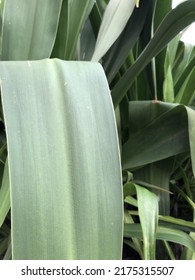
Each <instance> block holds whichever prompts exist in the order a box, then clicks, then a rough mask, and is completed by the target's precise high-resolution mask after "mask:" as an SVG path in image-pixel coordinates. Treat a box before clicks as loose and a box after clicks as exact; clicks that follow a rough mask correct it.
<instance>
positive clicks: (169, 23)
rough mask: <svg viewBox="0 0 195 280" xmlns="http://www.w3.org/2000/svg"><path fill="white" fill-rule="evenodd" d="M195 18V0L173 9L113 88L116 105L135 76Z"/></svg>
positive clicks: (189, 0)
mask: <svg viewBox="0 0 195 280" xmlns="http://www.w3.org/2000/svg"><path fill="white" fill-rule="evenodd" d="M194 20H195V2H194V1H191V0H188V1H186V2H184V3H182V4H180V5H179V6H177V7H176V8H175V9H173V10H172V11H171V12H170V13H169V14H168V15H167V16H166V17H165V18H164V20H163V21H162V23H161V24H160V26H159V27H158V29H157V30H156V32H155V34H154V36H153V38H152V39H151V41H150V42H149V43H148V45H147V46H146V48H145V49H144V50H143V52H142V53H141V55H140V56H139V58H138V59H137V61H136V62H135V63H134V64H133V65H132V66H131V67H130V68H129V69H128V70H127V72H126V73H125V74H124V75H123V76H122V78H121V79H120V80H119V82H118V83H117V84H116V85H115V86H114V88H113V90H112V98H113V103H114V106H115V107H116V106H118V104H119V103H120V102H121V100H122V99H123V97H124V96H125V94H126V91H127V90H128V89H129V88H130V87H131V85H132V83H133V81H134V80H135V78H136V77H137V76H138V75H139V73H140V72H141V71H142V70H143V69H144V67H145V66H146V65H147V64H148V63H149V62H150V61H151V59H152V58H153V57H155V56H156V55H158V54H159V52H160V51H161V50H163V48H164V47H165V46H166V45H167V44H168V43H169V42H170V41H171V40H172V39H173V38H174V37H175V36H176V35H177V34H178V33H179V32H180V31H182V30H183V29H184V28H185V27H187V26H188V25H190V24H191V23H192V22H193V21H194Z"/></svg>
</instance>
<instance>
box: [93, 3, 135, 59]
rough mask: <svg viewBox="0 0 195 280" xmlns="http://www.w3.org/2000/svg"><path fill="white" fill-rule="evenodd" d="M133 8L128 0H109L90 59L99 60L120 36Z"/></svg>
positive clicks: (132, 4) (133, 5)
mask: <svg viewBox="0 0 195 280" xmlns="http://www.w3.org/2000/svg"><path fill="white" fill-rule="evenodd" d="M134 8H135V2H134V0H133V1H129V0H110V1H109V3H108V6H107V8H106V10H105V13H104V16H103V19H102V23H101V26H100V30H99V33H98V37H97V42H96V46H95V51H94V53H93V56H92V61H99V60H100V59H101V58H102V57H103V56H104V55H105V53H106V52H107V51H108V50H109V48H110V47H111V46H112V45H113V43H114V42H115V41H116V39H117V38H118V37H119V36H120V34H121V32H122V31H123V29H124V27H125V25H126V24H127V21H128V19H129V17H130V16H131V14H132V12H133V10H134Z"/></svg>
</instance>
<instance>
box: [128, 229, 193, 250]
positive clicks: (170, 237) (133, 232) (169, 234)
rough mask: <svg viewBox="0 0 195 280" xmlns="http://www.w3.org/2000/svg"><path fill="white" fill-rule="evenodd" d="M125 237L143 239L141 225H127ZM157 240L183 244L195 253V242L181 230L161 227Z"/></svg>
mask: <svg viewBox="0 0 195 280" xmlns="http://www.w3.org/2000/svg"><path fill="white" fill-rule="evenodd" d="M124 236H125V237H137V238H142V230H141V225H140V224H125V228H124ZM157 239H159V240H166V241H171V242H175V243H178V244H182V245H184V246H186V247H187V248H189V249H190V250H192V251H193V252H194V251H195V241H194V240H193V239H192V238H191V237H190V236H189V235H188V234H187V233H185V232H183V231H181V230H177V229H171V228H169V227H162V226H160V227H158V229H157Z"/></svg>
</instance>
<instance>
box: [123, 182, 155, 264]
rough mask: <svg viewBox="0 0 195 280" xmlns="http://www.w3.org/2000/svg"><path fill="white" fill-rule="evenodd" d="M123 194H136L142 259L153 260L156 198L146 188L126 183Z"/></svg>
mask: <svg viewBox="0 0 195 280" xmlns="http://www.w3.org/2000/svg"><path fill="white" fill-rule="evenodd" d="M124 188H125V192H126V194H127V192H129V193H130V194H131V193H132V194H133V193H134V192H136V193H137V202H138V205H137V206H138V213H139V218H140V222H141V228H142V234H143V243H144V247H143V253H144V259H149V260H151V259H155V252H156V230H157V225H158V198H157V196H156V195H155V194H154V193H152V192H150V191H148V190H147V189H146V188H143V187H140V186H139V185H137V184H133V183H127V184H126V185H125V186H124Z"/></svg>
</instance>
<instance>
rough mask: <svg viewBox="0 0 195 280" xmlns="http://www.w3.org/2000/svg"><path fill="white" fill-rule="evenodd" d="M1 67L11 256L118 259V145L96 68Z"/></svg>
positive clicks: (49, 63) (56, 63)
mask: <svg viewBox="0 0 195 280" xmlns="http://www.w3.org/2000/svg"><path fill="white" fill-rule="evenodd" d="M0 66H1V67H0V77H1V89H2V103H3V109H4V116H5V125H6V131H7V140H8V155H9V172H10V184H11V209H12V252H13V259H120V258H121V249H122V228H123V202H122V187H121V170H120V160H119V147H118V140H117V132H116V123H115V118H114V111H113V107H112V102H111V97H110V92H109V88H108V85H107V81H106V78H105V75H104V72H103V70H102V67H101V66H100V64H98V63H87V62H65V61H60V60H56V59H54V60H49V59H46V60H40V61H31V62H1V65H0ZM102 135H104V137H102Z"/></svg>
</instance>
